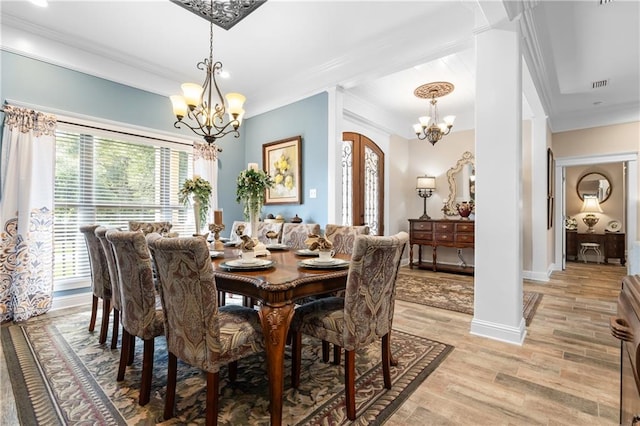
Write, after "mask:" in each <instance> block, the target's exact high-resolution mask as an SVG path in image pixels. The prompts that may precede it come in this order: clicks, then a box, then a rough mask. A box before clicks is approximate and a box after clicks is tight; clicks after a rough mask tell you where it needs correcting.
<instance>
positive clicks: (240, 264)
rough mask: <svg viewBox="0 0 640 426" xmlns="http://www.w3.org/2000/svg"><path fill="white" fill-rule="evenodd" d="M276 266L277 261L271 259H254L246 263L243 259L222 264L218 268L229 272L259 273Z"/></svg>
mask: <svg viewBox="0 0 640 426" xmlns="http://www.w3.org/2000/svg"><path fill="white" fill-rule="evenodd" d="M275 264H276V262H275V261H273V260H269V259H254V260H253V261H252V262H246V261H243V260H242V259H234V260H227V261H225V262H222V263H220V265H218V266H219V267H220V268H223V269H226V270H228V271H259V270H262V269H269V268H271V267H272V266H273V265H275Z"/></svg>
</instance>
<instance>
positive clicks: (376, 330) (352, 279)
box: [343, 232, 409, 350]
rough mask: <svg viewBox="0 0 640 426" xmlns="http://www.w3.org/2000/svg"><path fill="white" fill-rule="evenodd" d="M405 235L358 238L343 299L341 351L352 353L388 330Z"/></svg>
mask: <svg viewBox="0 0 640 426" xmlns="http://www.w3.org/2000/svg"><path fill="white" fill-rule="evenodd" d="M408 242H409V234H407V233H406V232H400V233H398V234H396V235H393V236H390V237H380V236H373V235H358V236H357V237H356V238H355V244H354V246H353V255H352V256H351V263H350V265H349V275H348V277H347V288H346V290H345V296H344V321H345V325H344V331H343V337H344V349H346V350H355V349H357V348H360V347H362V346H366V345H368V344H370V343H371V342H374V341H376V340H378V339H380V338H381V337H382V336H384V335H385V334H387V333H389V332H390V331H391V327H392V324H393V308H394V303H395V287H396V278H397V277H398V270H399V268H400V262H401V260H402V254H403V252H404V248H405V246H406V245H407V243H408Z"/></svg>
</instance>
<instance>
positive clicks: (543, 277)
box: [522, 270, 551, 282]
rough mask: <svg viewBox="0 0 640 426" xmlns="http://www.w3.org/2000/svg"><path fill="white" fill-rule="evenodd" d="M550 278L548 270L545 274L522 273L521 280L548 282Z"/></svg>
mask: <svg viewBox="0 0 640 426" xmlns="http://www.w3.org/2000/svg"><path fill="white" fill-rule="evenodd" d="M550 276H551V271H550V270H549V271H547V272H546V273H545V272H534V271H522V278H524V279H526V280H532V281H541V282H548V281H549V277H550Z"/></svg>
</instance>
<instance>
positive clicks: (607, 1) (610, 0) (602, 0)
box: [600, 0, 613, 5]
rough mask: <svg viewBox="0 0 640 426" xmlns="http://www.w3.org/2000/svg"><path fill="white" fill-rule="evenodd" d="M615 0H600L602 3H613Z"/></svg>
mask: <svg viewBox="0 0 640 426" xmlns="http://www.w3.org/2000/svg"><path fill="white" fill-rule="evenodd" d="M612 1H613V0H600V5H603V4H607V3H611V2H612Z"/></svg>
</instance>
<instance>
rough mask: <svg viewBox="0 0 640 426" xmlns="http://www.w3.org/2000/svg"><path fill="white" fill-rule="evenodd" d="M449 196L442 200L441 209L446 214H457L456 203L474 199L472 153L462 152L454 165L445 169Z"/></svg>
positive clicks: (474, 184)
mask: <svg viewBox="0 0 640 426" xmlns="http://www.w3.org/2000/svg"><path fill="white" fill-rule="evenodd" d="M447 181H448V183H449V198H447V199H446V200H445V202H444V207H443V208H442V211H443V212H444V214H445V215H446V216H458V215H459V212H458V209H457V208H456V204H458V203H461V202H464V201H467V202H469V201H474V202H475V199H476V176H475V164H474V158H473V154H472V153H470V152H469V151H467V152H465V153H464V154H462V158H461V159H459V160H458V162H457V163H456V165H455V166H453V167H452V168H450V169H449V170H448V171H447Z"/></svg>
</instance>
